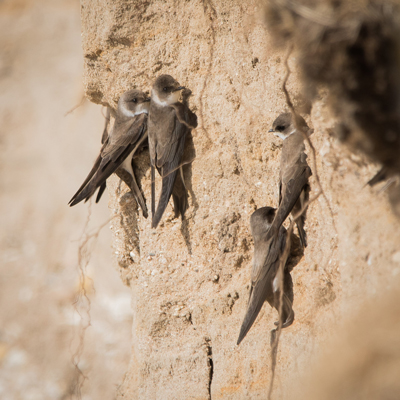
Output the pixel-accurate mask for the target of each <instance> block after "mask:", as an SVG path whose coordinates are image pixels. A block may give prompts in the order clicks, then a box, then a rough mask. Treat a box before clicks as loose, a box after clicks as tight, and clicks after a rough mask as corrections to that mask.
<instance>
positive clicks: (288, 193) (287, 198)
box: [266, 164, 311, 240]
mask: <svg viewBox="0 0 400 400" xmlns="http://www.w3.org/2000/svg"><path fill="white" fill-rule="evenodd" d="M293 172H295V173H293V175H292V176H294V177H292V178H291V179H288V177H289V176H290V175H289V174H285V175H284V176H282V181H281V202H280V204H279V208H278V211H277V212H276V214H275V218H274V221H273V222H272V225H271V228H270V230H269V231H268V234H267V237H266V239H267V240H268V239H270V238H271V237H273V236H276V235H277V234H278V232H279V228H280V227H281V226H282V224H283V223H284V221H285V220H286V218H287V217H288V215H289V214H290V212H291V211H292V209H293V207H294V205H295V204H296V201H297V199H298V198H299V196H300V193H301V191H302V190H303V188H304V186H305V185H306V184H307V183H308V178H309V177H310V176H311V169H310V167H309V166H308V165H307V164H303V165H302V166H301V168H298V169H296V171H293ZM285 180H286V182H285Z"/></svg>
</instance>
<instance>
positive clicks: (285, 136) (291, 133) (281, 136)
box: [274, 128, 296, 140]
mask: <svg viewBox="0 0 400 400" xmlns="http://www.w3.org/2000/svg"><path fill="white" fill-rule="evenodd" d="M295 132H296V128H293V130H292V132H290V133H289V134H288V135H284V134H283V133H282V132H274V135H275V136H278V137H279V138H281V139H282V140H285V139H287V138H288V137H289V136H290V135H293V133H295Z"/></svg>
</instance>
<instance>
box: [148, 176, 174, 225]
mask: <svg viewBox="0 0 400 400" xmlns="http://www.w3.org/2000/svg"><path fill="white" fill-rule="evenodd" d="M177 172H178V171H177V170H175V171H173V172H171V173H169V174H167V175H166V176H164V171H163V174H162V176H164V177H163V178H162V186H161V195H160V199H159V200H158V206H157V210H156V212H155V213H154V215H153V220H152V222H151V227H152V228H157V225H158V224H159V222H160V220H161V218H162V216H163V214H164V211H165V209H166V208H167V205H168V201H169V198H170V197H171V194H172V190H173V185H174V183H175V178H176V174H177Z"/></svg>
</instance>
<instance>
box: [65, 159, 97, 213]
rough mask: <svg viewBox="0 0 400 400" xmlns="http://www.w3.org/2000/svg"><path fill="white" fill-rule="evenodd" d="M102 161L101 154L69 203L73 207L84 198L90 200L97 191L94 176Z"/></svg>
mask: <svg viewBox="0 0 400 400" xmlns="http://www.w3.org/2000/svg"><path fill="white" fill-rule="evenodd" d="M100 163H101V156H98V157H97V159H96V161H95V163H94V165H93V168H92V169H91V171H90V172H89V175H88V176H87V177H86V179H85V181H84V182H83V183H82V185H81V187H80V188H79V189H78V190H77V192H76V193H75V194H74V195H73V197H72V199H71V200H70V201H69V203H68V204H69V205H70V206H71V207H72V206H74V205H75V204H78V203H80V202H81V201H82V200H88V199H89V197H90V196H92V195H93V193H94V192H95V191H96V189H97V186H96V185H95V184H94V185H93V177H94V176H95V174H96V171H97V170H98V168H99V166H100Z"/></svg>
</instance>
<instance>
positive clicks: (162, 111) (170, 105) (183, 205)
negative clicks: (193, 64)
mask: <svg viewBox="0 0 400 400" xmlns="http://www.w3.org/2000/svg"><path fill="white" fill-rule="evenodd" d="M182 89H185V88H184V87H183V86H180V85H179V83H178V82H177V81H176V80H175V79H174V78H172V76H170V75H161V76H160V77H158V78H157V79H156V81H155V83H154V85H153V88H152V92H151V102H150V112H149V149H150V161H151V193H152V195H151V210H152V223H151V226H152V228H156V227H157V225H158V224H159V222H160V220H161V217H162V215H163V213H164V211H165V209H166V207H167V205H168V201H169V199H170V197H171V195H172V196H173V201H174V209H175V216H176V217H177V216H179V215H181V217H182V219H183V217H184V214H185V211H186V209H187V201H188V199H187V190H186V187H185V183H184V181H183V172H182V165H181V161H182V156H183V151H184V147H185V139H186V136H187V134H188V133H189V132H190V130H191V129H192V128H195V127H196V126H197V117H196V115H195V114H194V113H192V112H191V111H190V110H189V108H188V107H187V105H186V104H182V103H180V102H179V96H180V91H181V90H182ZM155 169H157V171H158V172H159V174H160V175H161V177H162V188H161V194H160V198H159V201H158V206H157V210H156V209H155Z"/></svg>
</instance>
